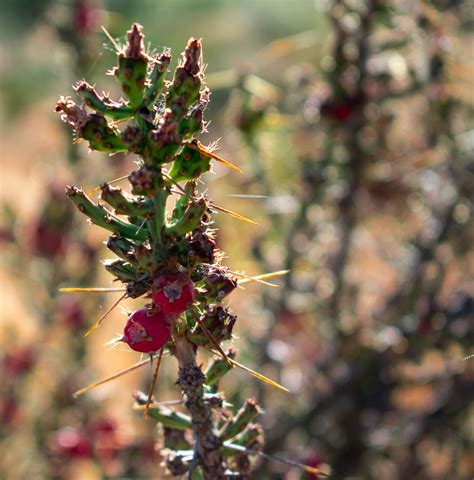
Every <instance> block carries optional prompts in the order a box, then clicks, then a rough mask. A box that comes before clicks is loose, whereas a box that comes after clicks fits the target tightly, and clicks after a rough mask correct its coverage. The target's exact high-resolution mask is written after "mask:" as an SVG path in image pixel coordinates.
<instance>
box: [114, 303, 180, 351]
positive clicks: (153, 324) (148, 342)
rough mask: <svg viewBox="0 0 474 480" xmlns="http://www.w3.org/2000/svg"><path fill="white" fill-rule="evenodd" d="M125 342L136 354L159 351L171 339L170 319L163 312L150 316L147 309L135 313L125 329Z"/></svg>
mask: <svg viewBox="0 0 474 480" xmlns="http://www.w3.org/2000/svg"><path fill="white" fill-rule="evenodd" d="M123 334H124V340H125V342H126V343H127V344H128V346H129V347H130V348H131V349H132V350H135V351H136V352H142V353H152V352H156V351H157V350H159V349H160V348H161V347H162V346H163V345H164V344H165V343H166V342H167V341H168V340H169V339H170V337H171V331H170V329H169V327H168V317H167V315H165V314H164V313H163V312H155V313H152V314H150V315H149V312H148V310H147V309H146V308H142V309H141V310H137V311H136V312H133V313H132V314H131V315H130V317H129V318H128V321H127V324H126V325H125V329H124V332H123Z"/></svg>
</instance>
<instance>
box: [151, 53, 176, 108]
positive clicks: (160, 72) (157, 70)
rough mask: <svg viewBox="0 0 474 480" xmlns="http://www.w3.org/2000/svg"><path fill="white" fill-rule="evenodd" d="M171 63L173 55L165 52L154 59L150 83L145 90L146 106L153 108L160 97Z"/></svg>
mask: <svg viewBox="0 0 474 480" xmlns="http://www.w3.org/2000/svg"><path fill="white" fill-rule="evenodd" d="M170 63H171V55H170V54H169V53H167V52H163V53H162V54H161V55H159V56H158V57H157V58H156V59H154V60H153V69H152V71H151V74H150V79H149V85H148V87H147V88H146V91H145V101H144V106H145V107H147V108H152V107H153V105H154V103H155V102H156V100H157V99H158V97H159V96H160V95H161V93H162V92H163V86H164V83H165V78H166V73H167V72H168V67H169V65H170Z"/></svg>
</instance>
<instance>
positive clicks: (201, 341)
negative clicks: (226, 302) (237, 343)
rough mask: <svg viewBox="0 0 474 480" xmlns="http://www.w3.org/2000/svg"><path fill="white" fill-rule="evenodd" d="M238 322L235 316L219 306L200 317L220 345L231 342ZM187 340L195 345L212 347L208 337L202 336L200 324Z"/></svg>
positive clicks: (212, 307) (211, 307)
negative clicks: (227, 341) (233, 330)
mask: <svg viewBox="0 0 474 480" xmlns="http://www.w3.org/2000/svg"><path fill="white" fill-rule="evenodd" d="M236 320H237V317H236V316H235V315H232V314H230V313H229V311H228V310H226V309H225V308H223V307H221V306H219V305H212V306H210V307H209V308H208V309H207V311H206V312H204V313H203V314H202V315H201V317H200V321H201V323H202V324H204V326H205V327H206V328H207V329H208V330H209V332H211V334H212V336H213V337H214V338H215V339H216V340H217V341H218V342H219V343H221V342H224V341H226V340H230V338H231V337H232V329H233V328H234V324H235V322H236ZM187 338H188V340H189V341H190V342H192V343H194V344H195V345H200V346H207V345H211V342H210V341H209V339H208V337H207V336H206V335H203V334H202V329H201V327H200V326H199V325H198V324H196V325H195V327H194V328H193V329H192V330H191V331H190V332H189V334H188V335H187Z"/></svg>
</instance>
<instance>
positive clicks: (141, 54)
mask: <svg viewBox="0 0 474 480" xmlns="http://www.w3.org/2000/svg"><path fill="white" fill-rule="evenodd" d="M141 29H142V27H141V25H138V24H137V23H134V24H133V26H132V29H131V30H129V31H128V35H127V36H128V44H127V48H126V50H125V53H122V54H121V55H119V59H118V66H117V68H116V69H115V75H116V76H117V79H118V81H119V83H120V85H121V86H122V91H123V93H124V94H125V95H126V96H127V98H128V100H129V103H130V107H131V108H133V109H135V108H138V107H139V106H140V105H141V104H142V103H143V95H144V91H145V82H146V73H147V67H148V57H147V55H146V54H145V50H144V47H143V35H142V33H141Z"/></svg>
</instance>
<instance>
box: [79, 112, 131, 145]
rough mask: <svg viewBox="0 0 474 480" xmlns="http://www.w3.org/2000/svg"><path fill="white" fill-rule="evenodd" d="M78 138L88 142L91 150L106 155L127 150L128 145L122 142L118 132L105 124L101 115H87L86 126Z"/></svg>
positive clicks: (104, 119)
mask: <svg viewBox="0 0 474 480" xmlns="http://www.w3.org/2000/svg"><path fill="white" fill-rule="evenodd" d="M80 136H81V137H82V138H84V139H85V140H87V141H88V142H89V146H90V148H91V149H92V150H98V151H99V152H106V153H117V152H126V151H127V150H128V145H127V144H126V143H125V142H124V141H123V140H122V136H121V133H120V131H119V130H118V129H117V128H116V127H114V126H112V125H111V124H110V123H109V122H107V119H106V118H105V117H104V116H103V115H102V114H98V113H93V114H92V115H89V116H88V118H87V122H86V124H85V125H84V126H83V127H82V128H81V130H80Z"/></svg>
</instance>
